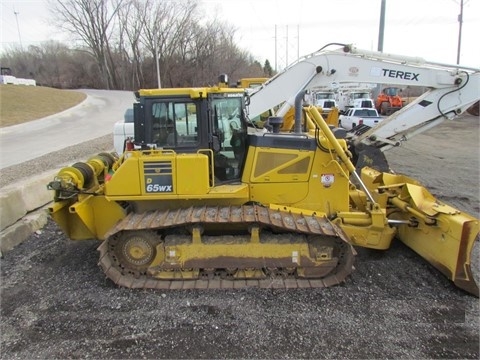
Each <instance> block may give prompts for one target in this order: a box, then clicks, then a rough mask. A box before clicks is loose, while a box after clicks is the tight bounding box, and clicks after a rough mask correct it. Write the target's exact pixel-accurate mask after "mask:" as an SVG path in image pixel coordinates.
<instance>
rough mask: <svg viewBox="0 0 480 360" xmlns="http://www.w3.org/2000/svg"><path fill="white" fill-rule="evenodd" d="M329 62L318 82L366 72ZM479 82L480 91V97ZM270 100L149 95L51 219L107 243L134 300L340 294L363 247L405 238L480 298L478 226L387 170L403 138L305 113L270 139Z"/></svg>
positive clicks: (78, 171) (110, 263)
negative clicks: (144, 292) (114, 150)
mask: <svg viewBox="0 0 480 360" xmlns="http://www.w3.org/2000/svg"><path fill="white" fill-rule="evenodd" d="M323 55H325V54H324V53H323V52H322V53H320V54H318V56H319V60H318V62H319V63H317V64H315V66H314V68H313V69H312V74H311V78H310V79H311V80H314V79H316V78H317V77H319V78H322V77H325V76H328V74H332V75H333V73H337V74H338V73H339V72H341V66H342V64H343V63H345V64H346V65H345V66H346V67H347V70H346V71H348V67H351V66H353V65H352V63H354V64H356V66H358V68H357V70H356V74H358V73H359V72H361V69H360V66H361V65H362V62H363V61H365V60H366V59H365V55H362V56H358V55H357V54H356V53H355V52H353V51H349V52H345V50H343V51H337V50H335V51H333V52H327V55H328V59H327V61H325V62H324V63H321V59H322V56H323ZM334 56H338V57H339V59H338V61H335V59H334ZM311 59H312V57H309V61H311ZM346 60H348V61H346ZM372 61H374V62H375V63H376V62H378V59H375V60H372ZM389 61H391V57H390V58H389ZM401 63H402V65H401V66H404V67H406V66H407V65H405V63H404V61H403V60H402V62H401ZM329 66H335V69H336V71H334V72H332V69H331V68H329ZM436 71H437V70H436ZM475 74H476V75H478V73H469V74H468V76H469V79H470V85H468V86H475V85H474V84H473V85H472V84H471V83H472V82H473V83H474V82H475V81H476V84H477V85H478V76H477V77H476V75H475ZM466 76H467V75H465V74H464V73H458V74H457V75H456V76H454V77H453V78H452V79H451V82H450V83H449V85H448V86H447V85H445V86H441V91H444V92H445V93H447V92H449V91H451V90H452V89H455V88H458V87H459V86H461V85H460V81H461V80H464V79H465V77H466ZM417 77H418V75H417ZM475 78H476V80H475V81H473V80H472V79H475ZM458 79H460V80H458ZM330 80H331V79H327V80H325V81H330ZM337 80H338V79H337ZM338 81H341V80H338ZM365 81H368V82H371V79H370V78H368V77H367V78H366V80H365ZM310 82H312V81H310ZM222 83H223V84H225V83H226V82H225V81H222ZM272 84H274V82H272V83H270V84H267V86H265V88H269V86H270V88H271V87H272V86H273V85H272ZM308 84H309V82H304V84H303V85H302V86H301V91H304V90H305V89H307V88H308ZM469 89H470V88H464V93H467V92H468V91H470V90H469ZM472 89H473V88H472ZM301 91H299V94H301ZM260 95H261V94H260ZM260 95H258V94H257V95H256V96H255V95H251V94H249V92H246V91H245V90H244V89H242V88H230V87H227V86H214V87H202V88H174V89H145V90H140V91H138V92H137V99H138V102H136V103H135V104H134V126H135V134H134V137H133V138H132V139H126V142H127V144H126V149H127V150H126V151H125V152H124V153H123V154H120V155H119V156H117V155H116V154H109V153H101V154H98V155H97V156H95V157H93V158H91V159H89V160H87V161H85V162H79V163H75V164H73V165H72V166H68V167H65V168H63V169H61V170H60V171H59V172H58V174H57V175H56V177H55V178H54V179H53V181H51V182H50V183H49V184H48V188H49V189H51V190H53V191H54V202H53V203H52V205H51V206H50V207H49V212H50V214H51V217H52V218H53V219H54V220H55V221H56V223H57V224H58V225H59V226H60V227H61V228H62V229H63V231H64V232H65V233H66V234H67V236H68V237H69V238H71V239H73V240H83V239H98V240H100V246H99V248H98V250H99V253H100V260H99V264H100V266H101V267H102V269H103V270H104V272H105V274H106V275H107V276H108V277H109V278H110V279H111V280H112V281H113V282H114V283H116V284H118V285H120V286H125V287H130V288H157V289H188V288H202V289H203V288H239V287H245V286H255V287H261V288H270V287H281V288H308V287H327V286H332V285H335V284H338V283H340V282H342V281H344V280H345V278H346V277H347V276H348V275H349V274H350V273H351V272H352V270H353V263H354V258H355V247H356V246H361V247H367V248H371V249H380V250H384V249H388V248H389V246H390V244H391V242H392V240H393V239H394V238H395V237H396V238H398V239H400V240H401V241H403V242H404V243H405V244H407V245H408V246H410V247H411V248H412V249H414V250H415V251H416V252H418V253H419V254H420V255H421V256H423V257H424V258H425V259H426V260H427V261H429V262H430V263H431V264H432V265H433V266H435V267H436V268H437V269H439V270H440V271H441V272H442V273H443V274H445V275H446V276H447V277H448V278H449V279H451V280H452V281H453V282H454V283H455V284H456V285H457V286H458V287H460V288H462V289H464V290H465V291H468V292H470V293H472V294H475V295H477V296H478V286H477V284H476V282H475V280H474V279H473V276H472V272H471V264H470V263H471V258H470V257H471V251H472V247H473V245H474V242H475V240H476V237H477V234H478V231H479V221H478V219H476V218H474V217H472V216H470V215H468V214H466V213H463V212H461V211H459V210H457V209H454V208H452V207H451V206H449V205H447V204H444V203H442V202H440V201H439V200H438V199H436V198H434V197H433V195H431V194H430V193H429V192H428V191H427V190H426V189H425V188H424V187H423V186H422V185H421V184H419V183H418V182H417V181H415V180H414V179H410V178H408V177H406V176H403V175H398V174H394V173H392V172H390V171H381V169H380V168H379V167H377V166H376V159H377V158H380V159H381V158H382V157H381V154H380V155H379V153H381V151H379V150H381V149H382V146H381V144H391V143H392V142H395V141H397V140H395V139H394V137H392V138H391V139H390V140H388V141H386V140H385V139H384V138H381V139H380V137H376V138H375V135H372V134H370V135H368V136H367V137H366V138H365V139H367V140H368V141H363V140H361V138H359V137H357V136H353V135H352V134H347V133H346V131H345V130H343V129H339V128H337V127H335V126H334V125H329V124H327V123H326V121H325V120H324V119H323V118H322V116H321V115H320V113H319V112H318V109H317V108H316V107H314V106H301V105H300V102H299V101H296V107H295V109H296V110H295V121H294V125H293V127H292V128H291V129H289V130H285V128H283V117H282V116H274V117H270V118H269V120H268V123H269V126H270V127H271V130H270V131H267V130H266V129H265V128H258V127H257V126H256V124H255V123H254V122H252V121H251V120H250V117H249V109H250V108H251V107H253V106H254V105H255V106H256V109H258V110H259V111H260V110H261V109H260V107H261V106H258V103H256V102H257V101H258V99H262V96H260ZM296 98H298V99H300V98H301V96H300V95H299V96H296ZM419 101H429V98H428V97H426V98H425V97H424V98H423V100H419ZM470 103H471V100H470V98H469V97H467V99H466V100H465V104H464V107H465V109H466V107H468V106H469V104H470ZM271 105H272V104H265V107H264V109H263V110H265V109H269V108H272V107H273V106H271ZM409 106H410V105H409ZM432 108H433V107H432ZM456 108H458V109H460V108H461V107H458V106H457V107H456ZM435 109H437V107H435ZM462 109H463V107H462ZM403 110H404V109H402V111H403ZM440 111H442V112H443V113H444V114H448V113H450V110H448V109H447V108H442V107H440ZM396 114H397V115H395V116H398V113H396ZM456 115H458V114H456ZM429 116H430V115H429ZM427 122H431V121H430V120H429V119H427ZM415 128H416V129H418V124H416V125H415ZM372 130H375V129H372ZM363 134H368V131H367V132H365V133H363ZM380 162H381V163H382V166H385V164H384V159H382V161H380ZM360 163H362V164H365V163H367V164H370V166H364V165H362V166H361V168H360V167H359V166H358V164H360Z"/></svg>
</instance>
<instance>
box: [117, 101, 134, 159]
mask: <svg viewBox="0 0 480 360" xmlns="http://www.w3.org/2000/svg"><path fill="white" fill-rule="evenodd" d="M133 134H134V129H133V108H130V109H127V110H125V115H124V116H123V120H119V121H117V122H116V123H115V125H114V126H113V147H114V149H115V151H116V152H117V154H123V151H124V150H125V141H126V140H127V138H133Z"/></svg>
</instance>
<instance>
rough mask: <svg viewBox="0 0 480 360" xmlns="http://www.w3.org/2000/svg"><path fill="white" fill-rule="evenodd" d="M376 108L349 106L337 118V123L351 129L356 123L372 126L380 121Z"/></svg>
mask: <svg viewBox="0 0 480 360" xmlns="http://www.w3.org/2000/svg"><path fill="white" fill-rule="evenodd" d="M382 119H383V118H382V117H381V116H379V115H378V112H377V110H375V109H370V108H351V109H350V110H348V111H347V112H346V113H345V114H344V115H340V116H339V118H338V121H339V125H340V126H341V127H342V128H344V129H345V130H352V129H353V128H355V127H356V126H358V125H367V126H370V127H374V126H375V125H377V124H378V123H379V122H381V121H382Z"/></svg>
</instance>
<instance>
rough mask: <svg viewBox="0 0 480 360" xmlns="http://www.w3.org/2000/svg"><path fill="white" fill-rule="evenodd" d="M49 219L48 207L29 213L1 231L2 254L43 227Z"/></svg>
mask: <svg viewBox="0 0 480 360" xmlns="http://www.w3.org/2000/svg"><path fill="white" fill-rule="evenodd" d="M47 221H48V212H47V209H46V208H42V209H39V210H36V211H34V212H32V213H29V214H27V215H26V216H24V217H22V218H21V219H20V220H19V221H17V222H16V223H15V224H13V225H12V226H9V227H8V228H6V229H4V230H2V231H1V232H0V256H2V255H3V254H4V253H7V252H8V251H10V250H12V249H13V248H15V247H16V246H17V245H19V244H21V243H22V242H24V241H25V240H26V239H27V238H28V237H29V236H30V235H31V234H33V233H34V232H36V231H38V230H40V229H42V228H43V227H44V226H45V225H46V224H47Z"/></svg>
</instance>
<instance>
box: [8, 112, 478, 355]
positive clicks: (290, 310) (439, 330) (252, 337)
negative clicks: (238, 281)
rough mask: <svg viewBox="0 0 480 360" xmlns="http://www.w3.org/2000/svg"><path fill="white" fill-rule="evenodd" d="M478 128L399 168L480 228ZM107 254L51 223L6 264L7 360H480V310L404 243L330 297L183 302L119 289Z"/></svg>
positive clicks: (281, 294)
mask: <svg viewBox="0 0 480 360" xmlns="http://www.w3.org/2000/svg"><path fill="white" fill-rule="evenodd" d="M478 127H479V125H478V118H475V117H473V116H465V117H463V118H462V119H461V120H460V121H457V122H448V123H444V124H442V125H440V126H438V127H436V128H435V129H432V130H430V131H429V132H428V133H427V134H422V135H419V136H417V137H415V138H414V139H412V140H410V141H409V143H408V144H407V146H404V147H402V148H399V149H395V150H392V151H390V152H389V153H388V158H389V160H390V164H391V166H392V168H393V169H395V170H397V171H399V172H402V173H405V174H407V175H410V176H411V177H414V178H417V179H418V180H420V181H422V182H423V183H424V184H425V185H426V186H427V188H429V189H430V190H431V191H432V193H434V194H435V195H436V196H438V197H439V198H440V199H441V200H444V201H446V202H448V203H450V204H452V205H454V206H456V207H459V208H460V209H461V210H464V211H467V212H468V213H470V214H472V215H475V216H477V217H478V216H479V147H478V144H479V138H478V136H479V135H478V134H479V131H478V130H479V129H478ZM477 245H478V243H477ZM97 246H98V243H97V242H94V241H86V242H73V241H69V240H67V239H66V237H65V236H64V235H63V234H62V233H61V232H60V231H59V229H58V228H57V227H56V226H55V225H54V223H53V222H49V223H48V225H47V226H46V227H45V228H44V229H43V230H42V231H41V233H39V234H34V235H32V236H31V237H30V238H29V239H28V240H27V241H26V242H24V243H23V244H21V245H20V246H18V247H17V248H16V249H14V250H13V251H11V252H9V253H7V254H5V256H4V258H3V259H1V285H0V290H1V295H0V296H1V319H0V325H1V328H0V331H1V357H2V359H32V358H42V359H44V358H49V359H51V358H62V359H63V358H82V359H83V358H102V359H119V358H122V359H141V358H157V359H158V358H205V359H207V358H208V359H211V358H268V359H273V358H295V359H297V358H449V359H451V358H467V359H478V358H479V330H478V329H479V320H478V319H479V302H478V299H477V298H474V297H472V296H471V295H468V294H466V293H465V292H463V291H461V290H458V289H457V288H455V287H454V286H453V285H452V284H451V282H450V281H448V280H447V279H446V278H444V277H443V276H442V275H441V274H440V273H439V272H438V271H437V270H435V269H434V268H432V267H431V266H430V265H429V264H428V263H426V262H425V261H424V260H422V259H421V258H419V257H418V256H417V255H416V254H415V253H413V252H412V251H411V250H409V249H408V248H406V247H405V246H404V245H403V244H401V243H399V242H396V243H394V245H393V246H392V248H391V249H390V250H389V251H386V252H376V251H369V250H366V249H357V250H358V253H359V254H358V256H357V259H356V271H355V272H354V273H353V274H352V275H351V276H350V277H349V278H348V279H347V281H346V282H345V283H344V284H342V285H339V286H336V287H332V288H327V289H302V290H278V289H277V290H266V289H243V290H214V291H199V290H189V291H175V292H166V291H157V290H129V289H123V288H117V287H115V286H114V285H113V284H112V283H111V282H110V281H109V280H107V279H105V276H104V275H103V274H102V272H101V271H100V269H99V268H98V266H97V261H98V253H97V251H96V248H97ZM477 250H478V246H477ZM475 257H476V264H475V266H476V270H477V274H478V264H479V258H478V251H477V253H476V254H475Z"/></svg>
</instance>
